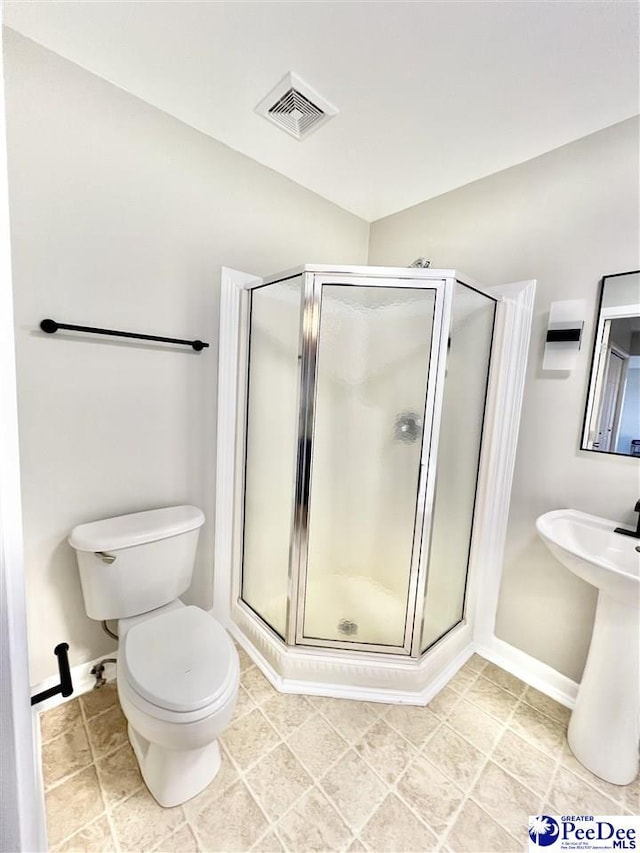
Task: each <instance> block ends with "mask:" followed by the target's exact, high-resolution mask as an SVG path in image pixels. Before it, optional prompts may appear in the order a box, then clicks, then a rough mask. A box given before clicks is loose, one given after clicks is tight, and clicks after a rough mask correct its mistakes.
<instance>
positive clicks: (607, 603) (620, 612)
mask: <svg viewBox="0 0 640 853" xmlns="http://www.w3.org/2000/svg"><path fill="white" fill-rule="evenodd" d="M567 737H568V741H569V746H570V747H571V750H572V751H573V753H574V755H575V757H576V758H577V759H578V761H579V762H580V763H581V764H583V765H584V766H585V767H586V768H587V769H588V770H590V771H591V772H592V773H594V774H595V775H596V776H599V777H600V778H601V779H605V780H606V781H607V782H612V783H613V784H614V785H628V784H629V783H630V782H633V780H634V779H635V777H636V775H637V773H638V744H639V740H640V624H639V620H638V602H637V601H628V602H625V601H622V600H618V599H616V598H614V597H613V596H611V595H609V594H608V593H606V592H605V591H604V590H600V592H599V595H598V607H597V610H596V618H595V622H594V626H593V636H592V638H591V646H590V648H589V655H588V657H587V663H586V666H585V670H584V675H583V676H582V682H581V683H580V689H579V690H578V698H577V701H576V707H575V710H574V711H573V714H572V715H571V721H570V723H569V731H568V734H567Z"/></svg>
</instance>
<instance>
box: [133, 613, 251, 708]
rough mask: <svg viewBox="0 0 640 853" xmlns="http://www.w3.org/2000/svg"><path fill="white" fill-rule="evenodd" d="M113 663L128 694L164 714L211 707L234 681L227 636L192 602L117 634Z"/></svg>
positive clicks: (233, 655)
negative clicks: (119, 637) (116, 657)
mask: <svg viewBox="0 0 640 853" xmlns="http://www.w3.org/2000/svg"><path fill="white" fill-rule="evenodd" d="M119 663H120V673H119V676H120V679H123V677H124V680H126V682H127V686H128V687H129V689H130V691H131V692H132V694H133V695H131V699H132V700H133V701H134V702H135V703H136V704H137V705H138V706H140V707H141V710H142V709H143V708H145V707H146V709H147V710H148V712H150V713H152V714H153V715H154V716H158V717H161V718H163V719H167V720H168V719H176V718H178V719H181V720H183V721H185V722H187V721H191V720H195V719H198V718H202V717H204V716H208V715H210V714H212V713H214V712H215V709H216V707H218V706H220V705H223V704H224V703H225V702H226V701H228V696H229V693H230V692H231V693H233V691H234V690H235V689H236V685H237V682H238V670H239V666H238V655H237V652H236V650H235V647H234V645H233V642H232V641H231V638H230V637H229V635H228V634H227V632H226V631H225V629H224V628H223V627H222V625H220V623H219V622H217V621H216V620H215V619H214V618H213V616H211V615H210V614H209V613H207V612H206V611H204V610H202V609H200V608H199V607H193V606H189V607H180V608H177V609H172V610H168V611H165V612H163V613H161V614H159V615H157V616H152V617H150V618H149V619H145V620H144V621H143V622H140V623H138V624H136V625H134V626H133V627H131V628H130V629H129V630H128V631H127V632H126V634H125V635H124V637H123V639H122V643H121V646H120V655H119ZM136 699H138V700H139V701H137V702H136ZM149 706H152V707H149Z"/></svg>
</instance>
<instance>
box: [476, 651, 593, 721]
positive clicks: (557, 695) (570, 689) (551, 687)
mask: <svg viewBox="0 0 640 853" xmlns="http://www.w3.org/2000/svg"><path fill="white" fill-rule="evenodd" d="M475 651H476V653H477V654H479V655H480V657H483V658H486V659H487V660H488V661H491V663H495V664H496V666H499V667H502V669H506V670H507V672H510V673H511V674H512V675H515V676H516V677H517V678H519V679H520V680H521V681H524V682H525V684H529V685H530V686H531V687H535V689H536V690H539V691H540V692H541V693H544V694H546V695H547V696H550V697H551V699H555V701H556V702H559V703H560V704H561V705H565V706H566V707H567V708H571V709H573V708H575V704H576V697H577V695H578V686H579V685H578V684H577V683H576V682H575V681H572V680H571V679H570V678H568V677H567V676H566V675H563V674H562V673H561V672H558V670H557V669H554V668H553V667H551V666H548V664H546V663H542V661H539V660H538V659H537V658H534V657H532V656H531V655H528V654H527V653H526V652H523V651H522V650H521V649H518V648H516V647H515V646H512V645H511V644H510V643H506V642H505V641H504V640H500V639H499V638H498V637H495V636H493V637H491V638H490V639H489V640H488V641H485V642H477V641H476V643H475Z"/></svg>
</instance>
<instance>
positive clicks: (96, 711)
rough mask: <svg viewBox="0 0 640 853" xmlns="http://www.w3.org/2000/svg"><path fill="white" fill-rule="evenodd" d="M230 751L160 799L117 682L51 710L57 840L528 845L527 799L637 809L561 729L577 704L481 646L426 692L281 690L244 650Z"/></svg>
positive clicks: (77, 844)
mask: <svg viewBox="0 0 640 853" xmlns="http://www.w3.org/2000/svg"><path fill="white" fill-rule="evenodd" d="M241 661H242V686H241V688H240V695H239V699H238V706H237V709H236V714H235V719H234V720H233V722H232V724H231V726H230V727H229V728H228V730H227V731H226V732H225V734H224V736H223V738H222V747H223V766H222V769H221V771H220V773H219V774H218V776H217V777H216V779H215V780H214V782H213V783H212V784H211V785H210V786H209V788H207V789H206V790H205V791H204V792H203V793H202V794H200V795H199V796H198V797H196V798H194V799H193V800H191V801H190V802H188V803H185V804H184V805H183V806H180V807H177V808H173V809H161V808H160V807H159V806H158V805H157V804H156V803H155V801H154V800H153V799H152V798H151V796H150V795H149V793H148V792H147V789H146V788H145V786H144V784H143V782H142V779H141V777H140V774H139V772H138V769H137V765H136V762H135V760H134V757H133V753H132V751H131V748H130V747H129V745H128V741H127V734H126V724H125V720H124V717H123V716H122V713H121V711H120V707H119V705H118V699H117V694H116V691H115V688H114V686H113V685H110V686H107V687H105V688H102V689H101V690H99V691H95V692H93V693H88V694H85V695H83V696H80V697H79V698H78V699H75V700H73V701H72V702H68V703H66V704H65V705H62V706H60V707H58V708H56V709H54V710H51V711H48V712H46V713H45V714H43V715H42V717H41V726H42V740H43V750H42V758H43V773H44V780H45V786H46V805H47V819H48V831H49V843H50V847H51V850H54V851H62V850H65V851H67V850H91V851H151V850H157V851H172V853H190V851H200V850H202V851H248V850H257V851H264V853H270V851H280V850H288V851H295V853H307V851H314V850H318V851H339V850H349V851H355V850H370V851H395V853H406V851H422V850H425V851H426V850H438V851H443V853H462V851H477V852H478V853H480V851H487V852H488V851H490V853H497V851H502V850H506V851H520V850H525V849H526V848H527V844H526V840H527V835H526V826H527V819H528V816H529V815H530V814H540V813H544V812H546V813H549V814H562V813H575V814H580V813H583V812H591V813H595V814H624V813H631V814H637V813H638V812H640V786H639V784H638V780H636V782H635V783H633V784H632V785H629V786H627V787H626V788H621V787H617V786H615V785H610V784H608V783H606V782H603V781H601V780H599V779H597V778H596V777H595V776H592V775H591V774H590V773H589V772H588V771H586V770H585V769H584V768H582V767H581V765H580V764H578V762H577V761H576V760H575V759H574V758H573V756H572V755H571V753H570V751H569V749H568V747H567V744H566V740H565V729H566V724H567V719H568V716H569V712H568V711H567V709H566V708H563V707H562V706H560V705H558V704H556V703H555V702H553V701H552V700H550V699H548V698H547V697H546V696H544V695H542V694H541V693H538V692H537V691H536V690H533V689H531V688H528V687H527V686H526V685H525V684H523V683H522V682H521V681H518V680H517V679H516V678H514V677H513V676H511V675H509V674H508V673H506V672H505V671H504V670H501V669H499V668H498V667H496V666H494V665H493V664H490V663H487V662H485V661H484V660H482V659H481V658H479V657H476V656H474V657H473V658H471V660H470V661H469V662H468V663H467V664H466V665H465V666H464V667H463V668H462V669H461V670H460V671H459V672H458V673H457V675H456V676H455V677H454V678H453V679H452V681H451V682H450V683H449V685H448V686H447V687H445V688H444V690H442V691H441V692H440V693H439V694H438V696H437V697H436V698H435V699H434V700H433V701H432V702H431V703H430V704H429V706H428V707H427V708H414V707H407V706H393V705H380V704H372V703H365V702H351V701H347V700H339V699H325V698H319V697H304V696H287V695H282V694H279V693H277V692H276V691H274V690H273V688H272V687H271V686H270V684H269V683H268V682H267V681H266V679H265V678H264V677H263V676H262V674H261V673H260V671H259V670H258V669H257V668H256V667H255V666H253V665H252V664H251V661H250V660H249V659H248V658H247V657H246V655H244V653H241Z"/></svg>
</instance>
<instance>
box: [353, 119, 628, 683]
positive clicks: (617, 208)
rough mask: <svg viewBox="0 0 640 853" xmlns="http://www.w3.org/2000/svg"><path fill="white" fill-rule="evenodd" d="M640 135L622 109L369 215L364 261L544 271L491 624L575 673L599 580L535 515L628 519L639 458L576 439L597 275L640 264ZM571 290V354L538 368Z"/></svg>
mask: <svg viewBox="0 0 640 853" xmlns="http://www.w3.org/2000/svg"><path fill="white" fill-rule="evenodd" d="M638 143H639V139H638V121H637V119H630V120H628V121H625V122H622V123H620V124H618V125H615V126H613V127H611V128H608V129H606V130H603V131H601V132H599V133H596V134H593V135H592V136H588V137H586V138H584V139H581V140H579V141H577V142H574V143H572V144H570V145H567V146H564V147H563V148H559V149H557V150H556V151H552V152H550V153H548V154H545V155H543V156H542V157H538V158H536V159H535V160H531V161H529V162H527V163H524V164H522V165H520V166H516V167H514V168H512V169H508V170H505V171H503V172H500V173H498V174H496V175H492V176H490V177H488V178H484V179H482V180H480V181H476V182H475V183H473V184H469V185H468V186H466V187H462V188H461V189H458V190H455V191H454V192H450V193H447V194H446V195H443V196H440V197H438V198H435V199H432V200H430V201H428V202H425V203H423V204H420V205H417V206H416V207H413V208H410V209H408V210H405V211H402V212H401V213H398V214H395V215H394V216H390V217H387V218H385V219H381V220H379V221H378V222H375V223H373V224H372V226H371V237H370V249H369V263H371V264H395V265H399V266H401V265H406V264H408V263H410V262H411V261H413V260H414V258H416V257H418V256H427V257H429V258H431V260H432V265H433V266H434V267H443V268H451V267H453V268H457V269H461V270H464V271H465V272H467V273H468V274H469V275H471V276H474V277H475V278H476V279H477V280H479V281H480V282H483V283H485V284H486V285H492V284H499V283H504V282H509V281H517V280H522V279H530V278H536V279H537V280H538V290H537V295H536V306H535V316H534V324H533V330H532V339H531V346H530V356H529V366H528V372H527V381H526V388H525V397H524V407H523V414H522V425H521V429H520V440H519V446H518V456H517V461H516V472H515V481H514V486H513V495H512V504H511V512H510V519H509V529H508V535H507V549H506V557H505V565H504V574H503V581H502V591H501V597H500V604H499V609H498V619H497V628H496V630H497V634H498V636H499V637H501V638H502V639H504V640H506V641H507V642H509V643H512V644H513V645H515V646H517V647H518V648H520V649H523V650H524V651H525V652H528V653H529V654H531V655H533V656H535V657H536V658H538V659H540V660H542V661H544V662H545V663H547V664H550V665H551V666H553V667H555V668H556V669H558V670H559V671H560V672H562V673H564V674H566V675H567V676H569V677H571V678H574V679H579V678H580V676H581V673H582V668H583V665H584V660H585V657H586V653H587V650H588V643H589V639H590V635H591V627H592V621H593V614H594V608H595V601H596V595H595V590H594V589H593V588H592V587H590V586H588V585H587V584H586V583H583V582H582V581H580V580H579V579H578V578H576V577H575V576H573V575H572V574H570V573H569V572H568V571H566V570H565V569H563V568H562V567H561V566H560V564H559V563H558V562H556V561H555V560H554V559H553V558H552V557H551V555H550V554H549V553H548V552H547V551H546V550H545V548H544V546H543V545H542V543H541V542H540V541H539V539H538V538H537V537H536V534H535V529H534V521H535V518H536V516H537V515H539V514H540V513H542V512H545V511H547V510H550V509H555V508H559V507H575V508H576V509H581V510H584V511H587V512H591V513H595V514H597V515H601V516H604V517H607V518H614V519H618V520H620V521H622V522H627V523H631V522H632V521H633V520H634V516H633V512H632V509H633V505H634V504H635V502H636V500H637V498H638V486H639V478H638V460H637V459H628V458H619V457H613V456H607V457H604V456H603V455H600V454H596V453H592V452H587V451H579V450H578V446H579V440H580V433H581V429H582V419H583V415H584V405H585V399H586V393H587V381H588V372H589V363H590V359H591V351H592V346H593V334H594V321H595V312H596V305H597V295H598V284H599V280H600V278H601V277H602V276H603V275H607V274H611V273H617V272H624V271H626V270H635V269H638V267H639V266H640V264H639V234H640V221H639V217H640V213H639V209H640V208H639V189H638V187H639V164H638ZM469 144H470V145H472V144H473V136H472V135H470V137H469ZM576 298H584V299H586V300H587V304H588V316H587V322H586V328H585V336H584V343H583V346H582V349H581V352H580V359H579V363H578V366H577V368H576V370H575V371H574V372H572V373H570V374H563V373H557V374H556V373H543V372H542V369H541V363H542V353H543V347H544V335H545V328H546V323H547V320H548V312H549V303H550V302H551V301H554V300H561V299H576Z"/></svg>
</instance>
